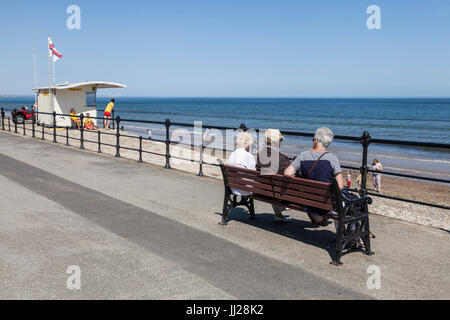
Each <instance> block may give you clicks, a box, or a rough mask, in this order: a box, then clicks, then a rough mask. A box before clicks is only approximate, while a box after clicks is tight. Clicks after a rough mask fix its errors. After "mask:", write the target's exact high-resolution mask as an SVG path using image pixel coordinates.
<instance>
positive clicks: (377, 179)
mask: <svg viewBox="0 0 450 320" xmlns="http://www.w3.org/2000/svg"><path fill="white" fill-rule="evenodd" d="M371 169H372V170H376V171H377V172H373V173H372V176H373V187H374V188H375V190H376V191H377V192H381V173H380V172H381V171H382V170H383V165H382V164H381V162H380V161H378V159H373V162H372V168H371Z"/></svg>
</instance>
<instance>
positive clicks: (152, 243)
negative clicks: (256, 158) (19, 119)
mask: <svg viewBox="0 0 450 320" xmlns="http://www.w3.org/2000/svg"><path fill="white" fill-rule="evenodd" d="M0 194H1V195H2V204H1V209H0V213H1V214H0V240H1V241H0V243H1V244H0V248H1V251H2V254H1V259H2V264H1V265H2V267H1V268H0V283H1V285H2V290H1V292H0V297H3V298H155V299H159V298H169V299H171V298H175V299H176V298H188V299H190V298H211V299H215V298H224V299H232V298H239V299H267V298H269V299H270V298H274V299H276V298H282V299H304V298H307V299H308V298H309V299H314V298H371V297H374V298H387V299H391V298H447V299H448V298H449V294H448V292H449V291H448V288H449V283H450V281H449V270H450V268H449V266H450V265H449V262H448V261H449V257H450V255H449V250H448V249H447V247H446V246H447V243H448V233H446V232H444V231H441V230H438V229H433V228H428V227H423V226H418V225H413V224H409V223H405V222H401V221H398V220H393V219H389V218H384V217H380V216H372V220H371V226H372V229H373V231H374V232H375V233H376V234H377V238H376V239H375V240H374V241H373V248H374V250H375V251H376V252H377V254H376V255H375V256H372V257H367V256H364V255H362V254H361V253H352V254H349V255H346V256H344V258H343V262H344V266H343V267H340V268H337V267H334V266H331V265H329V264H328V263H329V261H330V255H329V253H330V252H331V246H332V244H333V240H334V234H333V232H332V231H333V227H332V226H330V227H328V228H324V229H313V228H311V225H310V224H309V222H307V219H306V218H305V216H304V214H303V213H300V212H292V211H290V213H289V214H290V215H291V216H292V217H293V218H294V219H295V222H294V223H292V224H289V225H274V224H273V223H272V217H273V216H272V214H271V210H270V207H269V206H267V205H265V204H261V203H258V204H257V205H256V212H257V213H258V216H257V217H258V219H257V220H256V221H251V222H250V221H249V220H248V216H247V214H246V213H245V212H243V211H242V210H235V211H233V212H232V214H231V215H230V217H231V218H232V219H233V221H231V223H230V224H229V225H228V226H227V227H222V226H219V225H218V224H217V223H218V221H219V220H220V216H219V215H217V214H216V213H218V212H220V209H221V206H222V199H223V185H222V183H221V181H217V180H215V179H210V178H199V177H196V176H194V175H192V174H188V173H183V172H180V171H176V170H165V169H163V168H161V167H157V166H154V165H149V164H141V165H139V164H137V163H136V162H134V161H129V160H124V159H115V158H112V157H108V156H104V155H103V156H100V155H97V154H94V153H89V152H81V151H79V150H76V149H71V148H65V147H62V146H60V145H52V144H51V143H45V142H40V141H33V140H30V139H24V138H22V137H19V136H13V135H11V134H8V133H0ZM23 195H26V196H25V197H24V196H23ZM69 265H79V266H80V268H81V271H82V289H81V290H75V291H72V290H68V289H67V288H66V279H67V277H68V276H69V275H68V274H66V273H65V271H66V268H67V266H69ZM370 265H377V266H379V267H380V269H381V281H382V282H381V289H379V290H369V289H368V288H367V286H366V281H367V278H368V276H369V275H368V274H367V268H368V267H369V266H370Z"/></svg>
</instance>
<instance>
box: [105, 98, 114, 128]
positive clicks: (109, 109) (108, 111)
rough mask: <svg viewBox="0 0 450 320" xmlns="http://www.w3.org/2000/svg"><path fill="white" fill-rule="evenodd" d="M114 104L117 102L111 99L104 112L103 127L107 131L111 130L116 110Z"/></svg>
mask: <svg viewBox="0 0 450 320" xmlns="http://www.w3.org/2000/svg"><path fill="white" fill-rule="evenodd" d="M114 102H115V100H114V99H111V102H110V103H108V105H107V106H106V109H105V112H104V116H105V120H104V121H103V125H104V126H105V129H106V130H109V125H110V123H111V113H112V112H113V110H114ZM106 119H108V121H106Z"/></svg>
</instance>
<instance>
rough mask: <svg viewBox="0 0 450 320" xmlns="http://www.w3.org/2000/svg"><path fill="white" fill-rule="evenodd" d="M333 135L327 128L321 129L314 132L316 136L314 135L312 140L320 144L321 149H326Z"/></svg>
mask: <svg viewBox="0 0 450 320" xmlns="http://www.w3.org/2000/svg"><path fill="white" fill-rule="evenodd" d="M333 138H334V134H333V131H331V130H330V129H329V128H327V127H321V128H319V129H317V130H316V134H315V135H314V139H317V143H318V144H320V145H321V146H322V147H323V148H328V146H329V145H330V144H331V141H333Z"/></svg>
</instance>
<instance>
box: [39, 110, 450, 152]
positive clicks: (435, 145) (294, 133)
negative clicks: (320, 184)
mask: <svg viewBox="0 0 450 320" xmlns="http://www.w3.org/2000/svg"><path fill="white" fill-rule="evenodd" d="M36 113H38V114H49V115H52V114H53V113H52V112H42V111H37V112H36ZM57 115H58V116H67V117H69V116H70V114H57ZM91 118H93V119H94V118H96V119H103V118H101V117H91ZM120 121H121V122H134V123H148V124H161V125H165V124H166V122H165V121H150V120H137V119H122V118H121V119H120ZM170 125H173V126H183V127H194V126H195V125H194V124H192V123H183V122H170ZM203 127H204V128H210V129H218V130H228V129H231V130H235V129H237V128H238V127H236V128H233V127H225V126H214V125H207V124H203ZM255 130H256V131H257V132H259V131H260V130H262V129H255ZM281 133H282V134H283V135H289V136H297V137H314V133H310V132H297V131H285V130H282V131H281ZM334 139H336V140H344V141H358V142H360V141H361V139H362V137H353V136H345V135H335V136H334ZM368 142H369V143H370V144H389V145H400V146H411V147H424V148H438V149H449V150H450V144H448V143H432V142H420V141H406V140H389V139H373V138H370V139H369V141H368Z"/></svg>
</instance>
